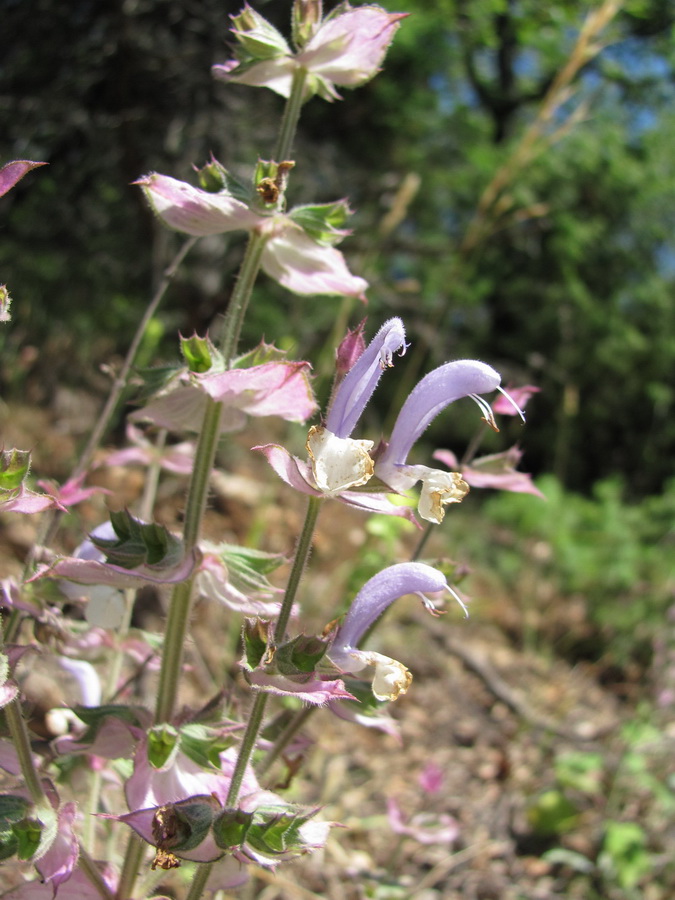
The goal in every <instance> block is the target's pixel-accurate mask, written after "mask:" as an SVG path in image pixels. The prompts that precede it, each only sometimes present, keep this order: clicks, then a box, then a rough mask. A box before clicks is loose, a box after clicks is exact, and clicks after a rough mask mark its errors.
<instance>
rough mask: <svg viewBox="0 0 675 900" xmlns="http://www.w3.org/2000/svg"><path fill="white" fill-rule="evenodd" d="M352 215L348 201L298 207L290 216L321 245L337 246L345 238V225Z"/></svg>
mask: <svg viewBox="0 0 675 900" xmlns="http://www.w3.org/2000/svg"><path fill="white" fill-rule="evenodd" d="M350 215H351V210H350V209H349V205H348V204H347V201H346V200H337V201H336V202H334V203H322V204H316V205H312V206H296V207H294V208H293V209H292V210H291V211H290V212H289V214H288V217H289V219H292V220H293V222H295V224H296V225H299V226H300V227H301V228H302V229H303V231H305V232H306V233H307V234H308V235H309V236H310V237H311V238H313V239H314V240H315V241H317V242H318V243H320V244H335V243H337V242H338V241H341V240H342V238H343V237H344V236H345V231H344V228H343V226H344V224H345V222H346V221H347V219H348V218H349V216H350Z"/></svg>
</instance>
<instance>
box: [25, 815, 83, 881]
mask: <svg viewBox="0 0 675 900" xmlns="http://www.w3.org/2000/svg"><path fill="white" fill-rule="evenodd" d="M76 816H77V804H76V803H73V802H69V803H64V804H63V806H62V807H61V809H60V810H59V812H58V830H57V833H56V837H55V838H54V841H53V843H52V844H51V846H50V847H49V849H48V850H47V852H46V853H44V854H43V855H42V856H41V857H40V858H39V859H38V860H37V861H36V863H35V868H36V869H37V870H38V872H39V873H40V877H41V878H42V880H43V881H45V882H46V883H47V884H50V885H51V886H52V888H53V891H54V896H56V893H57V891H58V889H59V886H60V885H61V884H63V882H65V881H68V880H69V879H70V878H71V876H72V874H73V870H74V869H75V866H76V865H77V860H78V857H79V855H80V843H79V840H78V837H77V834H76V833H75V819H76Z"/></svg>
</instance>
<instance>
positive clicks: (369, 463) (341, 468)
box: [306, 425, 374, 495]
mask: <svg viewBox="0 0 675 900" xmlns="http://www.w3.org/2000/svg"><path fill="white" fill-rule="evenodd" d="M306 446H307V453H308V454H309V459H310V463H311V466H312V473H313V475H314V481H315V482H316V486H317V488H318V489H319V490H320V491H323V493H325V494H328V495H330V494H337V493H340V492H341V491H346V490H349V489H350V488H354V487H359V486H360V485H362V484H365V483H366V482H367V481H369V480H370V478H371V477H372V474H373V467H374V462H373V460H372V458H371V456H370V454H369V452H368V451H369V450H371V449H372V447H373V442H372V441H355V440H352V439H351V438H339V437H337V436H336V435H334V434H333V433H332V432H331V431H329V430H328V429H327V428H324V427H323V426H321V425H314V426H312V428H310V429H309V434H308V435H307V444H306Z"/></svg>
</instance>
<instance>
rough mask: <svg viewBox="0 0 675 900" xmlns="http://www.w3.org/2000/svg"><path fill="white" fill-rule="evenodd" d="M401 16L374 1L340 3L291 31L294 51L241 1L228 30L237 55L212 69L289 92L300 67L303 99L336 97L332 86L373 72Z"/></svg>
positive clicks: (240, 80)
mask: <svg viewBox="0 0 675 900" xmlns="http://www.w3.org/2000/svg"><path fill="white" fill-rule="evenodd" d="M406 15H407V13H389V12H387V11H386V10H384V9H381V8H380V7H379V6H361V7H359V8H358V9H352V8H351V7H350V6H349V4H348V3H343V4H341V5H340V6H339V7H338V8H337V9H336V10H334V12H333V13H332V14H331V15H329V16H327V17H326V18H325V19H324V20H323V21H322V22H321V23H320V24H319V25H318V26H310V27H309V29H305V30H304V31H303V33H302V35H300V34H297V31H296V39H297V42H298V43H301V44H302V46H301V47H299V48H298V51H297V52H296V53H294V52H293V51H292V49H291V47H290V46H289V45H288V44H287V42H286V40H285V39H284V37H283V35H281V34H280V33H279V32H278V31H277V29H276V28H274V27H273V26H272V25H271V24H270V23H269V22H267V21H266V20H265V19H264V18H263V17H262V16H261V15H260V14H259V13H257V12H255V11H254V10H253V9H252V8H251V7H250V6H248V4H246V6H245V7H244V9H243V10H242V11H241V13H239V15H238V16H233V17H232V21H233V28H232V31H233V33H234V35H235V37H236V38H237V40H238V42H239V47H238V48H237V52H236V56H237V58H236V59H234V60H230V61H229V62H226V63H223V64H220V65H215V66H213V67H212V72H213V74H214V75H215V76H216V78H221V79H223V80H224V81H233V82H236V83H238V84H248V85H252V86H255V87H268V88H270V90H273V91H275V92H276V93H277V94H281V96H282V97H288V96H290V92H291V85H292V81H293V76H294V74H295V73H296V72H297V71H299V70H303V69H304V70H305V72H306V73H307V74H306V82H305V90H304V99H305V100H307V99H309V98H310V97H311V96H313V95H314V94H319V96H321V97H323V98H324V99H325V100H335V99H340V95H339V94H338V92H337V90H336V88H335V86H336V85H339V86H341V87H347V88H355V87H359V86H360V85H362V84H365V83H366V82H367V81H370V79H371V78H373V77H374V76H375V75H377V73H378V72H379V70H380V66H381V64H382V61H383V60H384V57H385V54H386V52H387V50H388V48H389V45H390V44H391V42H392V40H393V38H394V34H395V33H396V30H397V29H398V27H399V24H400V21H401V19H404V18H405V17H406ZM310 33H311V37H309V39H306V36H307V35H309V34H310Z"/></svg>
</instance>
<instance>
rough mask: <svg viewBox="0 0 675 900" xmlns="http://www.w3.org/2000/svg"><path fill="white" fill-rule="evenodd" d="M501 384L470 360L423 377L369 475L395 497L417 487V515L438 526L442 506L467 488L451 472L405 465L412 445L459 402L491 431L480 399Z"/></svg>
mask: <svg viewBox="0 0 675 900" xmlns="http://www.w3.org/2000/svg"><path fill="white" fill-rule="evenodd" d="M500 381H501V376H500V375H499V373H498V372H496V371H495V370H494V369H493V368H492V366H489V365H487V364H486V363H483V362H479V361H478V360H475V359H461V360H456V361H455V362H450V363H446V364H445V365H443V366H439V368H437V369H434V371H433V372H430V373H429V374H428V375H426V376H425V377H424V378H423V379H422V380H421V381H420V382H419V383H418V384H417V386H416V387H415V388H413V390H412V392H411V393H410V395H409V397H408V399H407V400H406V401H405V403H404V404H403V407H402V408H401V411H400V413H399V415H398V418H397V420H396V424H395V425H394V429H393V431H392V433H391V439H390V440H389V443H388V444H387V445H386V447H385V448H384V450H383V451H382V452H381V453H380V454H379V456H378V458H377V460H376V462H375V467H374V472H375V475H377V477H378V478H380V479H381V480H382V481H384V482H385V484H387V485H389V487H391V488H392V489H393V490H396V491H406V490H408V488H411V487H412V486H413V485H414V484H415V483H416V482H418V481H421V482H422V491H421V494H420V501H419V514H420V516H421V517H422V518H423V519H426V520H427V521H428V522H435V523H440V522H442V521H443V516H444V514H445V512H444V509H443V506H444V505H446V504H448V503H458V502H459V501H461V500H462V499H463V498H464V497H465V496H466V494H467V493H468V491H469V485H468V484H467V483H466V482H465V481H464V480H463V479H462V477H461V475H459V474H458V473H456V472H444V471H441V470H440V469H431V468H429V467H428V466H422V465H415V466H409V465H406V460H407V458H408V454H409V453H410V451H411V449H412V446H413V444H414V443H415V442H416V441H417V440H419V438H420V437H421V435H422V433H423V432H424V430H425V429H426V428H427V426H428V425H429V424H430V423H431V422H432V421H433V420H434V419H435V418H436V416H437V415H438V414H439V413H440V412H441V411H442V410H443V409H445V407H446V406H448V405H449V404H450V403H453V402H454V401H455V400H459V399H460V398H462V397H471V398H472V399H473V400H475V402H476V403H477V404H478V406H479V407H480V409H481V411H482V412H483V414H484V419H485V421H486V422H487V423H488V424H489V425H491V426H492V427H496V426H495V425H494V417H493V415H492V410H491V409H490V407H489V405H488V403H487V402H486V401H485V400H483V398H482V397H480V396H479V395H480V394H486V393H489V392H491V391H494V390H498V389H499V384H500Z"/></svg>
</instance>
